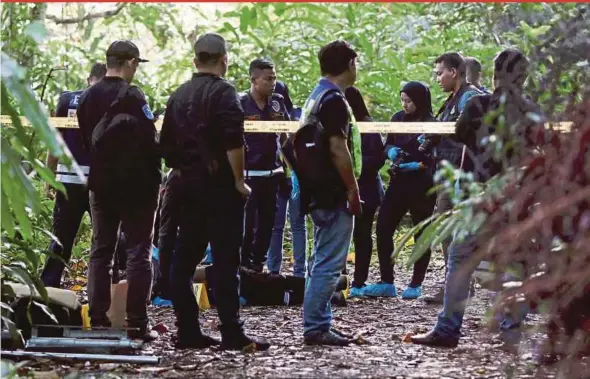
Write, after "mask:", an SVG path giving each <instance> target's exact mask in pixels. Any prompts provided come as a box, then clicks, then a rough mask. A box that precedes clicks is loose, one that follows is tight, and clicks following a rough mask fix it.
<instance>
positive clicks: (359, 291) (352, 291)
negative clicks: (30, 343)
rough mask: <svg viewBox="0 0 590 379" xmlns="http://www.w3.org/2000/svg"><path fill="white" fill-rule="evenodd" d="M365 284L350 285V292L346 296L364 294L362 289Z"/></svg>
mask: <svg viewBox="0 0 590 379" xmlns="http://www.w3.org/2000/svg"><path fill="white" fill-rule="evenodd" d="M366 287H367V286H362V287H351V288H350V294H349V295H348V297H363V296H365V294H364V289H365V288H366Z"/></svg>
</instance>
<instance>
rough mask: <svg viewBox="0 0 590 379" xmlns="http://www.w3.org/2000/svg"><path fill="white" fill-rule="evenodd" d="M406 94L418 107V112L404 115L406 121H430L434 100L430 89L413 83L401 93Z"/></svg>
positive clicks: (419, 83) (407, 84)
mask: <svg viewBox="0 0 590 379" xmlns="http://www.w3.org/2000/svg"><path fill="white" fill-rule="evenodd" d="M402 92H404V93H405V94H406V95H408V97H409V98H410V99H412V102H413V103H414V105H416V112H414V113H412V114H407V113H406V114H404V121H413V120H428V119H431V118H432V117H433V116H432V100H431V98H430V89H429V88H428V85H426V84H425V83H422V82H416V81H411V82H408V83H406V85H405V86H404V87H403V88H402V90H401V91H400V94H401V93H402Z"/></svg>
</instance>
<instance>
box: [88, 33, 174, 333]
mask: <svg viewBox="0 0 590 379" xmlns="http://www.w3.org/2000/svg"><path fill="white" fill-rule="evenodd" d="M106 56H107V73H106V76H105V77H104V78H103V79H102V80H101V81H100V82H99V83H97V84H95V85H94V86H92V87H90V88H89V89H88V90H86V91H85V92H84V94H83V95H82V97H81V98H80V105H79V107H78V114H77V116H78V124H79V125H80V130H81V131H82V137H83V142H84V144H85V146H86V148H87V149H88V150H89V151H90V174H89V177H88V187H89V189H90V210H91V212H92V248H91V252H90V263H89V273H88V302H89V303H90V318H91V323H92V325H93V326H108V325H110V322H109V319H108V318H107V311H108V309H109V307H110V305H111V274H110V272H109V271H110V269H111V267H112V260H113V255H114V253H115V246H116V243H117V238H118V231H119V228H120V230H121V232H122V233H124V234H125V250H126V255H127V262H126V266H127V267H126V273H127V283H128V285H129V287H128V293H129V296H128V297H127V306H126V312H127V325H128V326H129V327H130V328H133V330H129V332H128V334H129V336H130V337H131V338H141V339H144V340H145V341H150V340H153V339H155V338H156V337H157V334H156V333H155V331H151V330H150V329H151V328H150V327H149V320H148V315H147V302H148V299H149V295H150V288H151V283H152V269H151V262H150V254H151V246H152V237H153V229H154V217H155V212H156V207H157V204H158V189H159V185H160V182H161V181H162V176H161V172H160V165H161V163H160V156H159V153H158V145H157V139H156V128H155V125H154V115H153V114H152V112H151V110H150V107H149V106H148V104H147V102H146V99H145V96H144V95H143V93H142V92H141V90H140V89H139V88H138V87H135V86H130V85H129V83H130V82H131V81H132V80H133V77H134V75H135V72H136V71H137V67H138V66H139V63H140V62H147V61H146V60H145V59H142V58H140V55H139V49H138V48H137V46H135V44H134V43H133V42H131V41H115V42H113V43H112V44H111V46H110V47H109V48H108V50H107V53H106ZM95 129H96V130H95Z"/></svg>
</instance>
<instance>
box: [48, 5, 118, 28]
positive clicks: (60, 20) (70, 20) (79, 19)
mask: <svg viewBox="0 0 590 379" xmlns="http://www.w3.org/2000/svg"><path fill="white" fill-rule="evenodd" d="M125 5H127V4H126V3H119V4H117V7H116V8H115V9H111V10H108V11H104V12H95V13H88V14H87V15H85V16H82V17H73V18H58V17H57V16H53V15H47V16H46V17H47V19H49V20H51V21H53V22H55V23H56V24H78V23H80V22H84V21H88V20H93V19H96V18H108V17H113V16H116V15H117V14H119V12H121V11H122V10H123V8H125Z"/></svg>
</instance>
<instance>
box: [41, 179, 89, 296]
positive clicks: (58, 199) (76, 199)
mask: <svg viewBox="0 0 590 379" xmlns="http://www.w3.org/2000/svg"><path fill="white" fill-rule="evenodd" d="M64 187H65V188H66V193H67V197H66V195H64V194H63V193H61V192H60V191H57V193H56V195H55V206H54V207H53V235H55V236H56V237H57V239H58V240H59V242H60V243H61V245H60V244H59V243H57V242H56V241H51V244H50V246H49V252H51V253H53V254H54V255H56V256H57V257H48V258H47V261H45V267H44V268H43V273H42V274H41V280H42V281H43V284H44V285H45V286H47V287H56V288H59V287H60V285H61V276H62V274H63V271H64V269H65V263H64V262H66V263H67V262H68V261H69V260H70V257H71V256H72V248H73V246H74V240H75V239H76V234H78V228H79V227H80V223H81V222H82V217H84V213H85V212H88V214H90V203H89V200H88V187H86V186H85V185H82V184H69V183H64ZM58 257H59V258H58ZM60 258H61V259H60Z"/></svg>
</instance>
